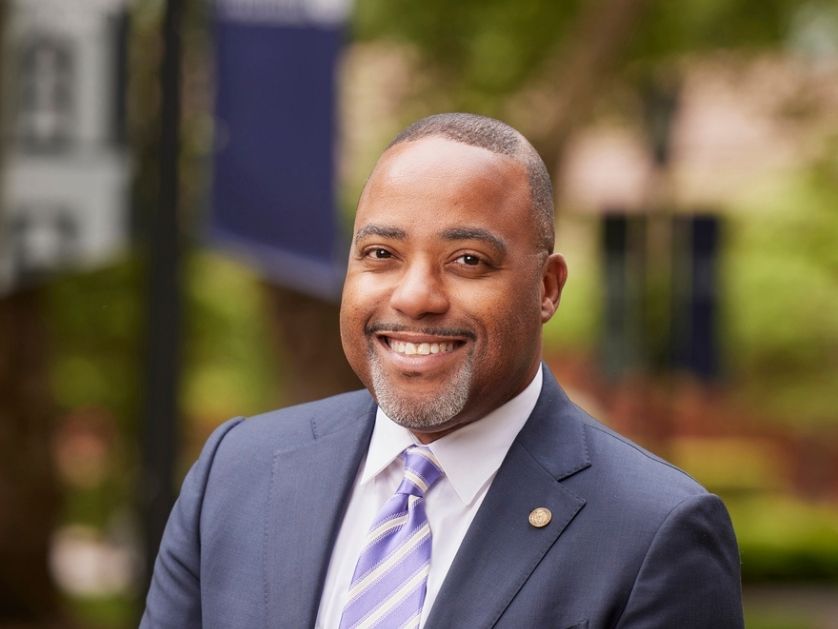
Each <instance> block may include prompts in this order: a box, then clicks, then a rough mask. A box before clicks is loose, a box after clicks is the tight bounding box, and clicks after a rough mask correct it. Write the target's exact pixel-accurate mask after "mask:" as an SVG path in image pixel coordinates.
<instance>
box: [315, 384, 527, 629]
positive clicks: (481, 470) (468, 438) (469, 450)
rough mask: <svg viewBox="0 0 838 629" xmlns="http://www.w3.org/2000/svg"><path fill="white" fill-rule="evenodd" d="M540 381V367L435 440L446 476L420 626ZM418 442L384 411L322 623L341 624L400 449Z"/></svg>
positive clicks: (437, 501)
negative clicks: (501, 399) (510, 393)
mask: <svg viewBox="0 0 838 629" xmlns="http://www.w3.org/2000/svg"><path fill="white" fill-rule="evenodd" d="M541 383H542V374H541V369H539V370H538V371H537V373H536V375H535V378H533V380H532V382H530V384H529V385H527V388H526V389H524V390H523V391H522V392H521V393H520V394H518V395H517V396H516V397H514V398H512V399H511V400H509V401H508V402H507V403H506V404H504V405H503V406H500V407H499V408H496V409H495V410H494V411H492V412H491V413H489V414H488V415H486V416H485V417H483V418H482V419H480V420H478V421H476V422H473V423H471V424H468V425H466V426H463V427H462V428H459V429H457V430H455V431H454V432H452V433H450V434H448V435H445V436H444V437H441V438H440V439H437V440H436V441H434V442H432V443H430V444H429V445H428V447H429V448H430V449H431V451H432V452H433V453H434V456H436V459H437V461H439V464H440V467H442V471H443V472H444V473H445V475H444V476H443V477H442V478H441V479H440V480H439V482H438V483H437V484H436V485H434V486H433V487H432V488H431V490H430V491H429V492H428V495H427V496H426V497H425V507H426V512H427V515H428V522H429V523H430V526H431V536H432V542H431V566H430V573H429V575H428V589H427V594H426V595H425V603H424V606H423V607H422V618H421V620H420V623H419V626H420V627H422V626H424V624H425V620H427V617H428V613H429V611H430V609H431V607H432V605H433V603H434V600H435V599H436V596H437V594H438V593H439V589H440V586H441V585H442V582H443V581H444V580H445V575H446V574H448V569H449V568H450V567H451V564H452V562H453V561H454V556H455V555H456V554H457V550H458V549H459V548H460V543H461V542H462V541H463V538H464V537H465V534H466V531H467V530H468V528H469V526H470V525H471V522H472V520H473V519H474V516H475V514H476V513H477V510H478V509H479V508H480V505H481V503H482V502H483V499H484V498H485V497H486V493H487V492H488V490H489V486H490V485H491V484H492V480H493V479H494V477H495V474H496V473H497V471H498V468H499V467H500V465H501V463H502V462H503V459H504V457H505V456H506V453H507V451H508V450H509V447H510V446H511V445H512V442H513V441H514V440H515V437H516V436H517V435H518V432H519V431H520V430H521V428H523V426H524V424H525V423H526V421H527V418H528V417H529V416H530V413H532V410H533V408H534V407H535V403H536V401H537V400H538V396H539V394H540V393H541ZM417 443H419V441H418V440H417V439H416V437H415V436H414V435H413V433H411V432H410V431H409V430H407V429H406V428H403V427H401V426H399V425H398V424H396V423H394V422H393V421H392V420H391V419H390V418H389V417H387V415H385V414H384V412H383V411H382V410H381V409H380V408H379V409H378V413H377V414H376V417H375V426H374V427H373V433H372V438H371V440H370V445H369V449H368V450H367V457H366V460H365V461H364V462H363V463H362V464H361V466H360V469H359V471H358V476H357V477H356V478H355V485H354V487H353V489H352V496H351V498H350V499H349V506H348V507H347V510H346V515H345V516H344V518H343V523H342V524H341V527H340V531H339V533H338V537H337V541H336V542H335V547H334V549H333V551H332V557H331V561H330V563H329V570H328V572H327V573H326V581H325V584H324V587H323V596H322V598H321V599H320V608H319V610H318V613H317V623H316V627H317V628H318V629H334V628H335V627H337V626H338V625H340V617H341V614H342V613H343V608H344V605H345V604H346V594H347V591H348V590H349V584H350V582H351V581H352V574H353V572H354V571H355V564H356V563H357V561H358V556H359V554H360V552H361V549H362V547H363V544H364V540H365V538H366V535H367V531H368V529H369V527H370V525H371V524H372V522H373V519H374V518H375V516H376V514H377V513H378V511H379V510H380V509H381V506H382V505H383V504H384V503H385V502H387V500H388V499H389V498H390V497H391V496H392V495H393V494H394V493H395V491H396V489H397V488H398V486H399V483H401V480H402V473H403V469H404V464H403V462H402V459H401V457H400V456H399V454H400V453H401V452H403V451H404V450H405V448H408V447H410V446H412V445H415V444H417Z"/></svg>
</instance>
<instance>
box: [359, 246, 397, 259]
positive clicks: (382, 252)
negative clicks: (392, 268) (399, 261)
mask: <svg viewBox="0 0 838 629" xmlns="http://www.w3.org/2000/svg"><path fill="white" fill-rule="evenodd" d="M365 255H366V257H368V258H374V259H375V260H386V259H387V258H392V257H393V254H392V253H391V252H390V251H388V250H387V249H384V248H382V247H373V248H372V249H370V250H368V251H367V252H366V254H365Z"/></svg>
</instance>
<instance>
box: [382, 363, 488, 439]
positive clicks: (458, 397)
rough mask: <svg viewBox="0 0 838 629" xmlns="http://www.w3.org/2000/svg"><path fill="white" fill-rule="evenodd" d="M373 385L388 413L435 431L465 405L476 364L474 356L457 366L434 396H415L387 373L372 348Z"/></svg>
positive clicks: (411, 425) (403, 423) (416, 427)
mask: <svg viewBox="0 0 838 629" xmlns="http://www.w3.org/2000/svg"><path fill="white" fill-rule="evenodd" d="M370 370H371V375H372V388H373V392H374V393H375V398H376V400H377V401H378V405H379V406H380V407H381V410H383V411H384V412H385V413H386V414H387V417H389V418H390V419H392V420H393V421H394V422H396V423H397V424H398V425H400V426H403V427H404V428H407V429H409V430H418V431H420V432H428V431H432V429H434V428H439V427H440V426H443V425H444V424H445V423H446V422H448V421H449V420H450V419H452V418H453V417H455V416H457V415H458V414H459V413H460V412H462V410H463V409H464V408H465V406H466V403H467V402H468V397H469V392H470V390H471V381H472V376H473V375H474V368H473V364H472V357H471V356H468V357H467V358H466V360H465V362H464V363H463V364H462V365H461V366H460V367H459V369H457V372H456V373H455V374H454V376H453V378H451V380H449V381H448V382H446V383H445V385H444V386H443V387H441V388H440V390H439V391H437V392H435V393H434V395H433V396H432V397H431V398H430V399H424V400H417V399H412V398H410V397H409V396H406V395H404V393H403V392H402V391H401V390H400V389H399V387H398V386H397V385H395V384H393V382H392V381H391V380H390V379H389V378H388V377H387V376H386V375H385V373H384V369H383V368H382V366H381V362H380V360H379V358H378V355H377V354H376V353H375V352H374V351H371V352H370Z"/></svg>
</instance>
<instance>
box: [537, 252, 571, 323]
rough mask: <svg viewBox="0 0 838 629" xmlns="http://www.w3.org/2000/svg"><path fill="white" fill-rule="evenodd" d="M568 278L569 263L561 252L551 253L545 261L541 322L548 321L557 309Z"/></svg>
mask: <svg viewBox="0 0 838 629" xmlns="http://www.w3.org/2000/svg"><path fill="white" fill-rule="evenodd" d="M566 280H567V263H566V262H565V260H564V256H563V255H562V254H560V253H551V254H550V255H549V256H547V260H545V262H544V271H543V275H542V277H541V322H542V323H547V322H548V321H549V320H550V319H551V317H552V316H553V314H554V313H555V312H556V309H557V308H558V307H559V300H560V299H561V296H562V288H564V283H565V281H566Z"/></svg>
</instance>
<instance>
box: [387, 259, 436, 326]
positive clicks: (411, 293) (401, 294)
mask: <svg viewBox="0 0 838 629" xmlns="http://www.w3.org/2000/svg"><path fill="white" fill-rule="evenodd" d="M390 305H391V306H392V307H393V308H394V309H395V310H397V311H398V312H400V313H402V314H404V315H406V316H408V317H410V318H412V319H421V318H422V317H425V316H428V315H434V314H442V313H444V312H445V311H446V310H448V306H449V302H448V295H447V294H446V289H445V286H444V285H443V282H442V278H440V277H439V271H438V270H436V269H434V268H433V267H432V265H431V264H429V263H425V262H415V263H414V264H411V265H410V266H408V267H407V268H405V270H404V272H403V273H402V275H401V276H400V277H399V281H398V284H397V285H396V287H395V288H394V289H393V292H392V293H391V295H390Z"/></svg>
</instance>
